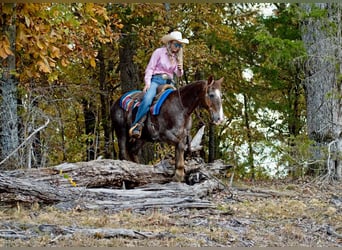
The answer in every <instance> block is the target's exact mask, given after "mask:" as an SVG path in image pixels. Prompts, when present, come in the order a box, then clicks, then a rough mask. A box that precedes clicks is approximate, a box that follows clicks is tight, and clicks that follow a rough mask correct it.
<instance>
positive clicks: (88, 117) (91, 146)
mask: <svg viewBox="0 0 342 250" xmlns="http://www.w3.org/2000/svg"><path fill="white" fill-rule="evenodd" d="M82 106H83V115H84V126H85V134H86V136H87V138H86V144H87V149H86V160H87V161H91V160H94V159H95V150H96V148H95V142H94V141H95V140H94V138H95V136H96V135H95V128H96V115H95V110H94V109H95V108H94V105H93V104H92V102H88V101H87V100H86V99H83V100H82Z"/></svg>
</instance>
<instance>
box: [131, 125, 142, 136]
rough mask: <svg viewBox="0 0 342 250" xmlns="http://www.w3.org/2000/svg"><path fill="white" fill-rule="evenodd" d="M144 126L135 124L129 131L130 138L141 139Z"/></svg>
mask: <svg viewBox="0 0 342 250" xmlns="http://www.w3.org/2000/svg"><path fill="white" fill-rule="evenodd" d="M141 130H142V125H141V124H140V123H137V124H135V125H134V126H133V127H131V128H130V129H129V131H128V134H129V136H130V137H133V138H136V139H139V138H140V136H141Z"/></svg>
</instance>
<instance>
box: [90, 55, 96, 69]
mask: <svg viewBox="0 0 342 250" xmlns="http://www.w3.org/2000/svg"><path fill="white" fill-rule="evenodd" d="M89 63H90V66H92V67H93V68H95V67H96V62H95V58H94V57H92V58H90V60H89Z"/></svg>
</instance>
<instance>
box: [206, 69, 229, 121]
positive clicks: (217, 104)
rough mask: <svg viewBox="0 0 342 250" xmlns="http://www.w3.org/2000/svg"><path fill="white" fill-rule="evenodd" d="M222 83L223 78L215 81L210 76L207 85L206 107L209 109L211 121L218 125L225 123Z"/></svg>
mask: <svg viewBox="0 0 342 250" xmlns="http://www.w3.org/2000/svg"><path fill="white" fill-rule="evenodd" d="M222 82H223V77H222V78H221V79H219V80H216V81H215V80H214V78H213V77H212V76H210V77H209V78H208V82H207V84H206V96H205V103H204V106H205V107H206V108H207V109H208V111H209V113H210V116H211V120H212V122H213V123H214V124H216V125H218V124H220V123H221V122H223V119H224V114H223V108H222V93H221V84H222Z"/></svg>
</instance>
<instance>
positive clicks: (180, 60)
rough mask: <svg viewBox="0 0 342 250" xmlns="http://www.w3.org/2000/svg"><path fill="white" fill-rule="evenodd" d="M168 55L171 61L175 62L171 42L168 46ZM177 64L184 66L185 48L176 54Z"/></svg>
mask: <svg viewBox="0 0 342 250" xmlns="http://www.w3.org/2000/svg"><path fill="white" fill-rule="evenodd" d="M166 50H167V55H168V56H169V59H170V61H171V62H172V63H173V62H174V58H175V56H174V53H172V50H171V41H169V42H168V43H167V44H166ZM176 64H182V66H183V48H180V49H179V50H178V52H177V54H176Z"/></svg>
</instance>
